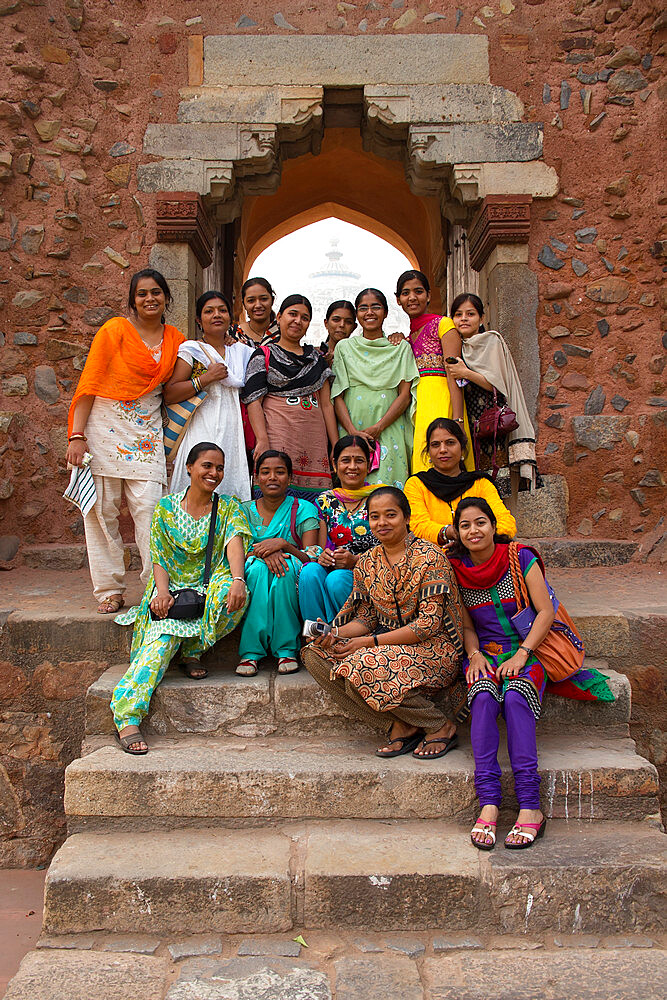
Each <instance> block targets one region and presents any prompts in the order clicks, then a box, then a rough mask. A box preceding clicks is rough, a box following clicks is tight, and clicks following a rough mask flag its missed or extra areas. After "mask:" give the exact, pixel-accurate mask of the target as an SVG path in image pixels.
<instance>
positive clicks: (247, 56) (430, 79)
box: [204, 34, 489, 87]
mask: <svg viewBox="0 0 667 1000" xmlns="http://www.w3.org/2000/svg"><path fill="white" fill-rule="evenodd" d="M277 46H279V48H280V54H281V58H280V60H276V48H277ZM367 80H381V81H382V82H383V83H402V84H429V83H431V84H443V83H466V84H470V83H488V82H489V57H488V40H487V38H486V36H483V35H454V34H451V35H437V36H436V35H420V36H419V37H416V36H410V35H405V36H403V37H400V38H393V37H391V36H387V35H383V36H381V37H380V36H378V37H361V36H358V37H355V36H354V35H346V36H335V35H301V36H296V37H294V36H292V37H281V38H280V40H279V41H278V40H277V39H275V38H257V37H252V36H250V35H239V36H231V35H208V36H206V37H205V38H204V86H208V87H212V86H259V87H271V86H274V85H278V86H280V85H286V84H291V85H304V84H305V85H311V84H318V85H320V86H324V87H355V86H356V87H359V86H362V85H363V84H364V83H365V82H366V81H367Z"/></svg>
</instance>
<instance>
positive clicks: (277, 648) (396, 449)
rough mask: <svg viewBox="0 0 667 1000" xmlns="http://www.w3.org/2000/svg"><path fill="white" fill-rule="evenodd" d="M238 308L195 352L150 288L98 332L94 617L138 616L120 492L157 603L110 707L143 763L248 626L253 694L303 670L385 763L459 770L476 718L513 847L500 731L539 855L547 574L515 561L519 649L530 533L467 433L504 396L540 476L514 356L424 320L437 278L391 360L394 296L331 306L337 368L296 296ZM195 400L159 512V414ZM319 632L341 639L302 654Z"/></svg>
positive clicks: (77, 416)
mask: <svg viewBox="0 0 667 1000" xmlns="http://www.w3.org/2000/svg"><path fill="white" fill-rule="evenodd" d="M242 292H243V302H244V307H245V309H246V315H247V319H246V320H244V321H243V322H241V323H238V324H235V323H233V322H232V311H231V308H230V303H229V302H228V300H227V299H226V298H225V296H224V295H223V294H222V293H220V292H217V291H210V292H206V293H205V294H204V295H202V296H201V297H200V298H199V300H198V302H197V308H196V312H197V320H198V323H199V325H200V328H201V337H199V338H196V339H193V340H185V339H184V338H183V336H182V335H181V334H180V333H179V331H177V330H176V329H175V328H174V327H171V326H169V325H168V324H166V323H165V320H164V316H165V312H166V310H167V308H168V306H169V303H170V298H171V297H170V293H169V287H168V285H167V282H166V281H165V279H164V277H163V276H162V275H160V274H159V273H158V272H156V271H152V270H150V269H147V270H145V271H141V272H138V274H135V275H134V276H133V278H132V281H131V283H130V292H129V303H128V305H129V317H130V318H129V319H121V318H116V319H113V320H110V321H109V322H108V323H106V324H105V325H104V326H103V327H102V328H101V329H100V331H98V333H97V335H96V337H95V339H94V341H93V345H92V347H91V351H90V354H89V357H88V360H87V362H86V365H85V368H84V371H83V373H82V376H81V380H80V382H79V386H78V387H77V390H76V393H75V396H74V399H73V401H72V406H71V410H70V421H69V435H68V436H69V446H68V453H67V458H68V461H69V462H70V463H71V464H72V465H73V466H80V465H81V464H82V461H83V458H84V453H85V452H86V451H88V452H89V453H90V454H91V456H92V458H91V460H90V468H91V472H92V476H93V481H94V483H95V487H96V490H97V501H96V503H95V506H94V507H93V509H92V511H90V512H89V513H88V514H87V515H86V516H85V519H84V525H85V531H86V542H87V546H88V556H89V563H90V567H91V576H92V579H93V586H94V593H95V596H96V597H97V599H98V602H99V606H98V610H99V611H100V612H101V613H116V612H118V611H119V610H120V609H121V607H122V606H123V603H124V566H123V543H122V539H121V536H120V532H119V528H118V516H119V509H120V501H121V494H122V490H123V488H124V491H125V496H126V498H127V501H128V506H129V508H130V512H131V514H132V517H133V520H134V522H135V537H136V540H137V544H138V546H139V549H140V553H141V556H142V563H143V572H142V580H143V582H144V583H145V584H146V588H145V591H144V595H143V598H142V601H141V604H140V605H139V606H138V607H136V608H132V609H130V610H129V611H128V612H126V613H125V614H121V615H119V616H118V617H117V619H116V620H117V621H118V622H119V623H120V624H130V623H133V624H134V635H133V642H132V652H131V662H130V667H129V669H128V671H127V672H126V674H125V675H124V677H123V678H122V679H121V680H120V681H119V683H118V685H117V686H116V688H115V690H114V693H113V697H112V702H111V708H112V711H113V715H114V721H115V725H116V728H117V731H118V735H119V739H120V743H121V746H122V747H123V749H124V750H125V751H126V752H128V753H131V754H144V753H146V752H148V746H147V744H146V742H145V741H144V739H143V736H142V735H141V731H140V728H139V727H140V723H141V721H142V719H143V718H144V717H145V715H146V714H147V712H148V707H149V703H150V698H151V695H152V693H153V691H154V689H155V687H156V686H157V684H158V683H159V682H160V680H161V678H162V676H163V675H164V672H165V670H166V669H167V667H168V666H169V663H170V662H171V661H172V660H173V659H176V660H177V661H178V663H179V665H180V667H181V669H182V670H183V671H184V672H185V673H186V674H187V675H188V676H189V677H191V678H194V679H199V678H202V677H205V676H206V673H207V671H206V667H205V666H203V665H202V663H201V657H202V655H203V653H204V652H205V651H206V650H208V649H210V648H211V647H212V646H213V645H214V644H215V643H216V642H217V641H218V640H219V639H220V638H222V637H223V636H224V635H226V634H228V633H229V632H231V631H232V630H233V629H235V628H237V627H239V626H240V628H239V662H238V666H237V673H239V674H240V675H242V676H252V675H254V674H255V673H257V670H258V669H259V664H260V661H261V660H262V659H264V658H265V657H266V656H268V655H270V654H273V655H274V656H275V657H276V658H277V659H278V670H279V672H281V673H290V672H292V671H294V670H297V669H299V655H301V658H302V660H303V663H304V664H305V666H306V667H307V669H308V670H309V671H310V673H311V674H312V675H313V676H314V677H315V679H316V680H317V681H318V683H319V684H320V685H321V686H322V687H323V688H325V689H326V690H327V691H328V692H329V693H330V694H331V696H332V697H333V698H334V699H335V700H337V701H338V702H339V703H340V704H342V705H343V706H344V707H345V708H346V709H347V710H349V711H350V712H352V713H353V714H356V715H358V716H360V717H361V718H362V719H364V720H366V721H367V722H369V723H370V724H372V725H375V726H376V727H379V728H387V726H389V728H388V730H387V735H386V738H385V739H384V741H383V744H382V746H381V747H379V748H378V750H377V751H376V752H377V754H378V755H379V756H382V757H394V756H399V755H401V754H405V753H412V754H413V755H414V756H415V757H416V758H422V759H424V758H428V759H433V758H437V757H441V756H443V755H445V754H447V753H449V752H450V751H452V750H453V749H455V748H456V746H457V745H458V735H457V723H460V722H462V721H464V720H465V718H466V717H467V715H468V714H469V712H472V727H471V735H472V744H473V753H474V756H475V764H476V771H475V780H476V788H477V791H478V794H479V796H480V804H481V806H482V810H481V812H480V818H479V820H478V822H477V823H476V824H475V827H474V829H473V833H472V841H473V843H474V844H475V846H477V847H478V848H480V849H490V848H491V847H493V845H494V844H495V832H494V831H495V822H496V817H497V814H498V806H499V804H500V784H499V781H500V770H499V767H498V762H497V749H498V739H499V737H498V728H497V716H498V714H499V712H501V711H502V712H503V714H504V716H505V719H506V722H507V727H508V744H509V752H510V760H511V763H512V767H513V770H514V774H515V785H516V791H517V797H518V800H519V806H520V812H519V816H518V820H517V824H516V825H515V827H514V829H513V830H512V831H511V833H510V834H509V836H508V838H507V840H506V846H507V847H509V848H515V849H516V848H524V847H528V846H530V844H531V843H532V842H533V840H534V839H536V837H537V836H540V835H541V833H542V832H543V829H544V822H545V821H544V817H543V815H542V814H541V813H540V811H539V777H538V773H537V756H536V744H535V722H536V719H537V718H538V717H539V711H540V703H541V698H542V694H543V692H544V690H545V686H546V675H545V672H544V669H543V668H542V666H541V664H540V661H539V658H538V656H536V654H535V652H534V650H535V649H536V648H537V647H538V646H539V644H540V642H541V641H542V639H543V638H544V636H545V635H546V634H547V632H548V631H549V628H550V626H551V623H552V621H553V607H552V604H551V601H550V598H549V594H548V591H547V588H546V585H545V583H544V578H543V575H542V572H541V564H538V563H537V561H536V560H537V556H536V555H535V554H534V553H533V552H532V550H531V549H530V548H527V547H520V558H521V571H522V572H523V574H524V577H525V580H526V585H527V587H528V591H529V593H530V598H531V602H532V604H533V606H534V608H535V609H536V612H537V615H536V618H535V622H534V624H533V627H532V629H531V630H530V632H529V634H528V635H527V637H526V638H525V639H524V640H521V639H520V637H519V634H518V632H516V630H514V631H513V625H512V621H511V617H512V614H513V613H514V611H516V607H517V603H516V595H515V593H514V591H513V589H512V586H513V584H512V579H511V576H510V575H509V570H508V564H509V557H508V554H507V548H508V539H509V538H510V537H511V536H513V535H514V533H515V531H516V525H515V522H514V518H513V517H512V514H511V513H510V511H509V510H508V509H507V508H506V506H505V504H504V503H503V501H502V499H501V497H500V495H499V493H498V490H497V489H496V487H495V486H494V484H493V482H492V481H491V479H490V477H488V476H487V475H486V473H484V472H482V471H481V470H475V468H474V461H473V460H472V458H471V448H470V433H469V425H468V422H467V416H466V414H467V411H468V409H470V410H471V412H472V411H473V408H474V406H478V407H479V405H482V404H480V403H479V400H480V399H482V400H483V398H484V394H485V393H486V394H487V396H489V395H491V396H492V395H493V393H495V394H496V396H497V395H498V394H502V397H504V399H506V400H507V401H508V402H509V403H510V404H511V405H512V408H513V409H514V410H515V412H516V413H517V416H518V417H519V418H520V423H519V428H520V429H519V431H518V432H516V433H518V435H519V437H518V438H517V439H516V440H513V439H512V438H510V441H509V458H510V462H512V463H513V464H515V465H517V466H518V467H520V469H519V471H520V473H521V474H522V475H525V477H526V478H528V479H532V478H534V471H535V464H534V435H533V431H532V425H530V422H529V420H528V417H527V415H525V416H522V415H521V414H522V410H521V401H522V399H523V396H522V395H521V390H520V384H519V382H518V377H517V376H516V371H515V369H514V366H513V364H512V361H511V355H510V354H509V351H508V350H507V347H506V345H505V342H504V341H503V340H502V337H500V335H499V334H497V333H493V332H486V331H484V330H483V329H481V320H482V315H483V307H482V304H481V302H480V301H479V299H478V298H477V297H476V296H474V295H467V294H465V295H462V296H459V297H458V298H457V299H456V300H455V301H454V303H453V305H452V310H451V312H452V321H450V320H449V319H447V318H445V317H440V316H435V315H430V314H428V313H427V308H428V303H429V287H428V281H427V279H426V277H425V276H424V275H423V274H422V273H421V272H419V271H409V272H406V273H405V274H403V275H401V277H400V278H399V281H398V286H397V299H398V301H399V303H400V304H401V305H402V306H403V308H404V309H405V311H406V312H407V313H408V315H409V316H410V326H411V333H410V338H409V339H408V340H406V339H404V338H402V337H401V336H400V335H394V337H393V340H395V341H396V342H395V343H392V342H391V340H390V339H388V338H387V337H385V335H384V332H383V329H382V326H383V322H384V320H385V319H386V315H387V312H388V304H387V301H386V298H385V297H384V295H383V294H382V292H380V291H378V290H377V289H365V290H364V291H362V292H360V294H359V295H358V296H357V299H356V302H355V305H354V306H352V304H351V303H349V302H336V303H333V304H332V306H331V307H330V309H329V311H328V313H327V319H326V326H327V335H328V336H327V340H326V341H325V342H324V343H323V344H322V345H321V347H320V348H316V347H313V346H311V345H308V344H304V343H303V337H304V335H305V333H306V331H307V329H308V325H309V323H310V319H311V307H310V303H309V302H308V299H307V298H306V297H305V296H302V295H291V296H289V297H288V298H287V299H285V300H284V302H283V303H282V305H281V306H280V309H279V310H278V313H277V315H276V316H274V314H273V310H272V306H273V303H274V295H273V291H272V289H271V286H270V284H269V283H268V282H267V281H265V279H259V278H257V279H254V278H253V279H249V280H248V281H247V282H246V283H245V285H244V286H243V290H242ZM357 323H358V324H359V326H360V327H361V334H360V335H359V336H355V337H352V336H350V335H351V334H352V332H353V330H354V328H355V326H356V324H357ZM489 337H490V338H491V346H488V347H485V346H483V341H484V338H489ZM468 360H469V361H470V364H468V363H467V361H468ZM473 362H474V367H473ZM493 365H495V366H496V367H493V368H492V366H493ZM496 369H497V370H496ZM194 397H197V401H198V405H197V406H196V408H193V415H192V417H191V419H190V421H189V423H188V425H187V429H186V432H185V434H184V436H183V438H182V441H181V443H180V446H179V449H178V451H177V454H176V459H175V461H174V464H173V469H172V471H171V479H170V483H169V485H170V492H169V494H168V495H167V496H165V497H163V498H162V499H160V496H161V495H162V493H163V492H164V489H165V487H166V486H167V467H166V462H165V455H164V450H163V448H162V421H161V417H160V404H161V402H162V399H164V402H165V403H166V404H167V405H169V404H171V403H178V402H182V401H184V400H192V399H193V398H194ZM519 397H520V398H519ZM475 400H477V403H476V402H475ZM469 401H470V402H469ZM523 411H525V404H523ZM340 435H343V436H340ZM531 441H532V443H533V447H532V451H531V448H530V447H529V445H530V443H531ZM513 447H514V456H513ZM330 455H331V457H330ZM248 458H250V460H251V461H250V468H252V472H253V478H252V490H251V480H250V475H249V471H248V470H249V462H248ZM411 470H412V474H411ZM332 472H333V474H334V475H335V478H336V486H333V482H332ZM253 493H254V499H251V495H252V494H253ZM151 518H152V525H151ZM496 529H498V530H499V531H500V532H501V534H500V535H498V534H496ZM488 595H490V596H488ZM198 602H199V604H198ZM184 606H186V607H188V608H190V609H191V610H190V611H189V612H186V613H183V607H184ZM193 607H194V608H195V610H194V611H192V608H193ZM304 619H310V620H319V621H320V623H321V625H322V626H323V631H324V632H325V633H326V634H322V635H320V636H319V637H318V638H316V639H315V640H314V641H312V642H311V643H310V644H308V645H307V646H306V648H305V649H303V650H301V652H300V650H299V647H300V643H301V638H300V632H301V625H302V622H303V620H304ZM462 665H463V671H462ZM580 674H581V678H580V681H581V682H580V684H579V685H578V687H576V690H577V691H580V692H582V695H581V696H585V697H607V694H608V692H607V689H606V686H605V685H604V683H603V681H602V680H601V679H600V677H599V675H595V676H594V672H592V671H581V672H580ZM572 689H573V685H572V684H570V687H569V692H570V694H571V691H572ZM435 692H440V694H439V695H438V697H437V698H435V697H434V695H435Z"/></svg>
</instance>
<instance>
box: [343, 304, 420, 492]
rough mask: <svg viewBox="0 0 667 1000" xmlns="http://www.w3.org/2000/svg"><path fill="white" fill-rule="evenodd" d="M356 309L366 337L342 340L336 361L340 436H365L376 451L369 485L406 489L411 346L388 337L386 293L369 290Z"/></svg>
mask: <svg viewBox="0 0 667 1000" xmlns="http://www.w3.org/2000/svg"><path fill="white" fill-rule="evenodd" d="M354 305H355V309H356V311H357V320H358V322H359V325H360V326H361V330H362V335H361V337H350V338H348V340H344V341H342V342H341V343H340V344H339V345H338V347H337V348H336V354H335V357H334V372H335V374H336V378H335V381H334V384H333V387H332V390H331V398H332V399H333V400H334V406H335V409H336V416H337V417H338V423H339V426H340V433H341V434H359V435H361V436H362V437H365V438H366V440H367V441H368V444H369V446H370V448H371V450H373V451H375V452H376V455H377V460H378V464H374V467H373V470H372V471H371V472H370V473H369V481H370V482H372V483H376V484H377V483H381V482H386V483H391V484H392V485H394V486H396V487H398V488H399V489H402V488H403V483H404V482H405V480H406V479H407V478H408V476H409V474H410V460H411V457H412V443H413V438H414V427H413V415H414V408H415V393H416V387H417V382H418V381H419V372H418V371H417V366H416V365H415V359H414V357H413V356H412V351H411V350H410V347H409V345H408V344H407V343H406V342H405V341H404V340H402V341H401V342H400V343H398V344H392V343H390V342H389V340H387V338H386V337H385V335H384V331H383V329H382V325H383V323H384V321H385V319H386V318H387V314H388V312H389V303H388V302H387V299H386V296H385V295H384V293H383V292H381V291H380V290H379V289H377V288H365V289H364V290H363V291H361V292H359V294H358V295H357V297H356V299H355V302H354Z"/></svg>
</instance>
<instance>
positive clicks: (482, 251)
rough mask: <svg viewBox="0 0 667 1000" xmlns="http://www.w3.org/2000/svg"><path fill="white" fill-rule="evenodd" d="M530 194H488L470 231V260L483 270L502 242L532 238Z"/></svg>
mask: <svg viewBox="0 0 667 1000" xmlns="http://www.w3.org/2000/svg"><path fill="white" fill-rule="evenodd" d="M532 200H533V199H532V198H531V196H530V195H529V194H514V195H502V194H489V195H487V196H486V198H485V199H484V203H483V205H482V207H481V209H480V211H479V213H478V215H477V217H476V218H475V219H474V221H473V223H472V225H471V226H470V229H469V231H468V247H469V251H470V263H471V264H472V266H473V267H474V268H475V270H476V271H479V270H481V268H482V267H483V265H484V263H485V261H486V260H487V258H488V256H489V254H490V253H491V251H492V250H494V249H495V247H497V246H498V244H499V243H527V242H528V240H529V238H530V205H531V202H532Z"/></svg>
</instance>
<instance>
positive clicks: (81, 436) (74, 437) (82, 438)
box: [67, 434, 88, 441]
mask: <svg viewBox="0 0 667 1000" xmlns="http://www.w3.org/2000/svg"><path fill="white" fill-rule="evenodd" d="M67 440H68V441H87V440H88V438H87V437H86V435H85V434H72V436H71V437H69V438H67Z"/></svg>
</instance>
